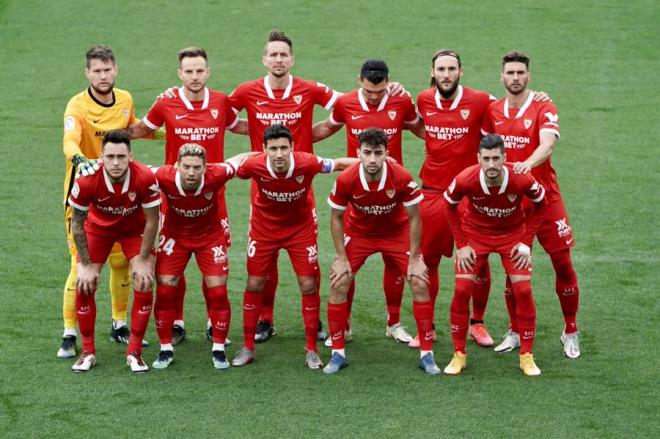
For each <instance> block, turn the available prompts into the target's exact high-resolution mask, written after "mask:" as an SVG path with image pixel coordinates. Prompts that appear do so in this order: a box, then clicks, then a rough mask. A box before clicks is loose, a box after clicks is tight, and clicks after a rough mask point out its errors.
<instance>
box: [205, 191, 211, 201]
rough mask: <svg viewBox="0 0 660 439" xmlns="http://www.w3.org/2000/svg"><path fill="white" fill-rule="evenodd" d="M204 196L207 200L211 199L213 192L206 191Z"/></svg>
mask: <svg viewBox="0 0 660 439" xmlns="http://www.w3.org/2000/svg"><path fill="white" fill-rule="evenodd" d="M204 198H206V199H207V200H210V199H211V198H213V192H207V193H205V194H204Z"/></svg>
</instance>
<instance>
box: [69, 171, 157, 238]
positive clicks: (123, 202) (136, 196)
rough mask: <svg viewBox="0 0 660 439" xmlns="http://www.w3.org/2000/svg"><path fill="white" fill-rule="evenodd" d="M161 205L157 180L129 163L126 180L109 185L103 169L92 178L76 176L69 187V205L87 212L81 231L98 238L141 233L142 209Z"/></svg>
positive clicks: (142, 222)
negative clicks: (76, 178)
mask: <svg viewBox="0 0 660 439" xmlns="http://www.w3.org/2000/svg"><path fill="white" fill-rule="evenodd" d="M160 202H161V198H160V189H159V187H158V181H157V180H156V177H155V176H154V174H153V173H152V172H151V170H149V168H147V167H146V166H144V165H143V164H142V163H139V162H137V161H132V162H131V163H130V164H129V167H128V172H127V174H126V179H125V180H124V181H123V182H121V183H113V182H112V181H111V180H110V177H108V175H107V174H106V172H105V170H104V168H103V166H101V169H99V170H98V171H97V172H96V173H95V174H94V175H89V176H86V177H84V176H83V177H80V178H79V179H78V180H77V181H76V182H75V183H74V185H73V187H72V188H71V195H69V204H70V205H71V206H73V207H75V208H76V209H79V210H84V211H89V216H88V218H87V221H85V231H88V232H92V233H95V234H97V235H102V236H118V235H119V236H132V235H140V234H141V233H142V232H143V231H144V226H145V224H146V220H145V218H144V212H143V211H142V208H149V207H155V206H158V205H159V204H160Z"/></svg>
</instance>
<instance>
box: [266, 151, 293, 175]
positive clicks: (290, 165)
mask: <svg viewBox="0 0 660 439" xmlns="http://www.w3.org/2000/svg"><path fill="white" fill-rule="evenodd" d="M295 166H296V160H295V159H294V158H293V152H290V153H289V170H288V171H287V173H286V175H285V176H284V178H290V177H291V176H292V175H293V168H295ZM266 169H267V170H268V173H269V174H270V176H271V177H273V178H278V176H277V174H276V173H275V171H273V168H272V167H271V166H270V160H268V155H266Z"/></svg>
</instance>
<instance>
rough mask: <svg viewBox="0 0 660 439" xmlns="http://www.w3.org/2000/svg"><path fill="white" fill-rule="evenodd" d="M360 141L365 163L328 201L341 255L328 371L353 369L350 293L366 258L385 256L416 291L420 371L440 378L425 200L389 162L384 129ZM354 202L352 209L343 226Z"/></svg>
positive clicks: (403, 172) (369, 132)
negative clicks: (423, 247)
mask: <svg viewBox="0 0 660 439" xmlns="http://www.w3.org/2000/svg"><path fill="white" fill-rule="evenodd" d="M358 139H359V142H360V148H359V152H358V156H359V159H360V163H356V164H355V165H353V166H351V167H350V168H348V169H347V170H346V172H344V173H342V175H341V176H339V178H337V181H336V182H335V185H334V186H333V188H332V193H331V194H330V197H329V198H328V203H329V204H330V206H331V207H332V214H331V223H330V230H331V232H332V239H333V241H334V244H335V249H336V252H337V255H336V258H335V261H334V262H333V264H332V274H331V276H330V278H331V280H332V284H331V289H330V300H329V302H328V325H329V328H330V336H331V337H330V338H331V340H332V357H331V358H330V362H329V363H328V365H327V366H326V367H325V369H323V371H324V372H325V373H327V374H334V373H337V372H339V371H340V370H341V369H343V368H344V367H346V366H348V362H347V361H346V354H345V350H344V332H345V330H346V320H347V318H348V304H347V302H346V299H347V298H346V292H347V290H348V287H349V285H350V283H351V282H352V281H353V278H354V275H355V273H357V271H358V270H359V269H360V267H361V266H362V264H364V262H365V261H366V259H367V258H368V257H369V256H370V255H372V254H374V253H379V252H380V253H383V254H384V255H387V257H388V258H390V259H392V260H393V261H396V263H397V265H398V270H399V271H400V272H403V273H406V277H407V279H408V282H409V284H410V288H411V289H412V291H413V314H414V315H415V321H416V323H417V331H418V333H419V334H422V337H421V347H420V361H419V367H420V369H422V370H424V371H425V372H426V373H428V374H430V375H437V374H439V373H440V369H439V368H438V366H437V365H436V364H435V360H434V359H433V339H432V332H433V327H432V324H433V320H432V319H433V309H432V305H431V301H430V299H429V293H428V273H427V269H426V265H425V264H424V259H423V257H422V255H421V253H420V247H419V246H420V238H421V232H422V226H421V219H420V215H419V208H418V204H419V202H420V201H421V200H422V198H423V197H424V196H423V195H422V193H421V191H420V189H419V187H418V186H417V183H415V180H413V178H412V177H411V176H410V173H409V172H408V171H406V170H405V169H404V168H403V167H402V166H400V165H398V164H395V163H387V162H386V158H387V134H385V131H384V130H381V129H378V128H368V129H366V130H364V131H363V132H361V133H360V134H359V137H358ZM349 203H350V205H351V209H350V210H349V215H348V218H347V219H346V221H344V211H345V210H346V209H347V207H348V205H349ZM344 223H345V224H346V227H344Z"/></svg>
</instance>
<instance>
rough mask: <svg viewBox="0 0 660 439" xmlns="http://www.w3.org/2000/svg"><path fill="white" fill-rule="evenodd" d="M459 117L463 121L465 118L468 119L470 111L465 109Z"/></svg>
mask: <svg viewBox="0 0 660 439" xmlns="http://www.w3.org/2000/svg"><path fill="white" fill-rule="evenodd" d="M461 117H462V118H463V120H467V118H468V117H470V110H468V109H467V108H465V109H463V110H461Z"/></svg>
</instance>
